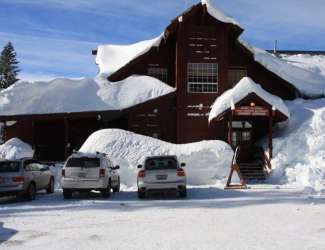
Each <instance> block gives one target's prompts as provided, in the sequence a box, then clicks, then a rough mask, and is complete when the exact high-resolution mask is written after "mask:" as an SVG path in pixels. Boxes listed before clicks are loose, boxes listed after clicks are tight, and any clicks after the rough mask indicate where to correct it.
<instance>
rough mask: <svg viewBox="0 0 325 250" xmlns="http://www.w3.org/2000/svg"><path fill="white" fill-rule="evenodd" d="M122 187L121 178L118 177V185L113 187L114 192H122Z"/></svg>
mask: <svg viewBox="0 0 325 250" xmlns="http://www.w3.org/2000/svg"><path fill="white" fill-rule="evenodd" d="M120 188H121V182H120V178H118V183H117V185H116V187H114V188H113V192H114V193H117V192H120Z"/></svg>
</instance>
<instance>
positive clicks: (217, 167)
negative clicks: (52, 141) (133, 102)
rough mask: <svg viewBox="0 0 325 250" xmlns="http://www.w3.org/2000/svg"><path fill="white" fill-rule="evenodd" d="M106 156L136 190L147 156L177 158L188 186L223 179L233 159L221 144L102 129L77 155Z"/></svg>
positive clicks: (124, 182) (94, 134)
mask: <svg viewBox="0 0 325 250" xmlns="http://www.w3.org/2000/svg"><path fill="white" fill-rule="evenodd" d="M96 151H98V152H102V153H106V154H107V155H108V156H109V157H110V158H111V159H112V160H113V162H114V164H119V165H120V167H121V169H120V171H121V173H120V174H121V182H123V184H125V185H127V186H129V187H134V186H136V173H137V171H138V170H137V165H138V164H143V161H144V159H145V158H146V157H147V156H153V155H177V156H178V157H179V160H180V161H181V162H185V163H186V165H187V166H186V172H187V175H188V182H189V184H193V185H196V184H209V183H214V184H215V183H216V180H217V179H218V180H221V179H224V178H225V177H226V176H227V175H228V173H229V169H230V163H231V160H232V156H233V151H232V149H231V147H230V146H229V145H228V144H226V143H225V142H222V141H202V142H196V143H190V144H183V145H177V144H172V143H168V142H164V141H161V140H158V139H154V138H151V137H147V136H143V135H138V134H135V133H132V132H128V131H123V130H118V129H105V130H100V131H97V132H95V133H93V134H92V135H91V136H90V137H89V138H88V139H87V140H86V142H85V143H84V145H83V146H82V147H81V149H80V152H84V153H95V152H96Z"/></svg>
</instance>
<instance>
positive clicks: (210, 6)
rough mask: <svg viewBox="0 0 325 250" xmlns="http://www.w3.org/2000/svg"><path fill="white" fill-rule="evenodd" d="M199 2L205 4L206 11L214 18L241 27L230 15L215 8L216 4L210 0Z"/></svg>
mask: <svg viewBox="0 0 325 250" xmlns="http://www.w3.org/2000/svg"><path fill="white" fill-rule="evenodd" d="M201 3H202V5H204V4H205V5H206V6H207V11H208V13H209V14H210V15H211V16H212V17H214V18H215V19H217V20H219V21H221V22H223V23H230V24H234V25H236V26H238V27H240V28H241V25H240V24H239V23H238V22H237V21H236V20H235V19H234V18H232V17H230V16H229V15H226V14H225V13H224V12H222V11H221V10H220V9H219V8H217V6H216V5H215V3H214V2H213V1H212V0H201Z"/></svg>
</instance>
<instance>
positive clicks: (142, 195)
mask: <svg viewBox="0 0 325 250" xmlns="http://www.w3.org/2000/svg"><path fill="white" fill-rule="evenodd" d="M138 198H139V199H145V198H146V191H143V190H140V189H138Z"/></svg>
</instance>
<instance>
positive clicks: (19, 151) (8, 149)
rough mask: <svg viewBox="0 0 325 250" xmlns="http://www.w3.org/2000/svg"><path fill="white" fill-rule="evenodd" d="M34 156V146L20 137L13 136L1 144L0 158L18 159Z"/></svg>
mask: <svg viewBox="0 0 325 250" xmlns="http://www.w3.org/2000/svg"><path fill="white" fill-rule="evenodd" d="M33 156H34V150H33V149H32V147H31V146H30V145H29V144H27V143H25V142H23V141H21V140H20V139H18V138H12V139H10V140H8V141H6V142H5V143H4V144H2V145H0V159H6V160H17V159H22V158H25V157H26V158H27V157H28V158H32V157H33Z"/></svg>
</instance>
